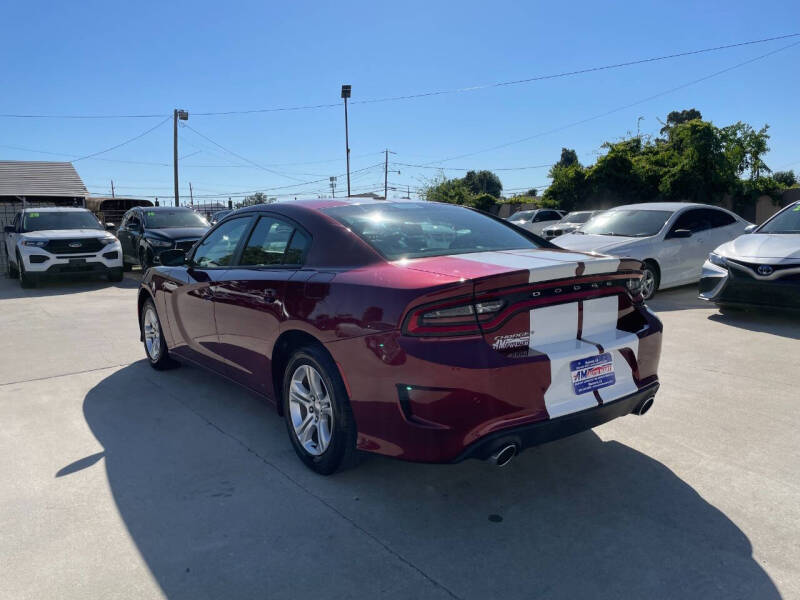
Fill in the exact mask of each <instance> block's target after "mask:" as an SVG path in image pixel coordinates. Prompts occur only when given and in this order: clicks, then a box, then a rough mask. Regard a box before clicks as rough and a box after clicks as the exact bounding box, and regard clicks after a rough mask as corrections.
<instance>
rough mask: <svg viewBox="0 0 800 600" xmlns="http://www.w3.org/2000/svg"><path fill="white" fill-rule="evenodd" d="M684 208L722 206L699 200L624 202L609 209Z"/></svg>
mask: <svg viewBox="0 0 800 600" xmlns="http://www.w3.org/2000/svg"><path fill="white" fill-rule="evenodd" d="M683 208H722V207H721V206H713V205H711V204H699V203H697V202H642V203H640V204H623V205H622V206H615V207H613V208H609V209H608V210H623V209H624V210H668V211H670V212H675V211H678V210H681V209H683ZM723 210H725V209H723Z"/></svg>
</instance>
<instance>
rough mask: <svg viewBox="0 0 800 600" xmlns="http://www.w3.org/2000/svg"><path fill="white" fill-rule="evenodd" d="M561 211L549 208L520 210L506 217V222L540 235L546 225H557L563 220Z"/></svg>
mask: <svg viewBox="0 0 800 600" xmlns="http://www.w3.org/2000/svg"><path fill="white" fill-rule="evenodd" d="M564 214H565V213H564V211H563V210H553V209H551V208H537V209H534V210H521V211H519V212H515V213H514V214H513V215H511V216H510V217H508V218H507V219H506V221H509V222H510V223H513V224H514V225H516V226H517V227H522V228H523V229H525V230H527V231H530V232H531V233H535V234H536V235H542V230H543V229H544V228H545V227H547V226H548V225H552V224H554V223H558V222H559V221H560V220H561V219H562V218H564Z"/></svg>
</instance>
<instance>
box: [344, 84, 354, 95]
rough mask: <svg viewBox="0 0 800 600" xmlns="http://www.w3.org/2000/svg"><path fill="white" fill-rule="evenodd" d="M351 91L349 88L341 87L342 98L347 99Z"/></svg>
mask: <svg viewBox="0 0 800 600" xmlns="http://www.w3.org/2000/svg"><path fill="white" fill-rule="evenodd" d="M351 89H352V88H351V86H349V85H343V86H342V98H349V97H350V90H351Z"/></svg>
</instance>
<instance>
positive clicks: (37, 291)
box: [0, 276, 139, 300]
mask: <svg viewBox="0 0 800 600" xmlns="http://www.w3.org/2000/svg"><path fill="white" fill-rule="evenodd" d="M107 287H117V288H131V289H132V288H137V287H139V284H138V283H137V282H136V281H133V280H131V279H128V278H127V277H126V278H124V279H123V280H122V281H120V282H114V283H111V282H109V281H108V280H107V279H106V278H104V277H103V278H101V277H92V278H89V277H80V278H77V277H76V278H72V277H70V278H52V279H44V280H42V281H39V282H37V284H36V287H32V288H22V287H20V285H19V281H17V280H16V279H9V278H8V277H3V276H0V300H12V299H15V298H42V297H45V296H62V295H65V294H79V293H81V292H91V291H93V290H99V289H102V288H107Z"/></svg>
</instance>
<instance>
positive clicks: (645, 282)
mask: <svg viewBox="0 0 800 600" xmlns="http://www.w3.org/2000/svg"><path fill="white" fill-rule="evenodd" d="M660 283H661V276H660V273H659V270H658V265H656V264H655V263H654V262H653V261H651V260H646V261H644V266H642V298H643V299H644V301H645V302H647V301H648V300H650V299H652V298H653V296H655V295H656V291H657V290H658V286H659V284H660Z"/></svg>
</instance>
